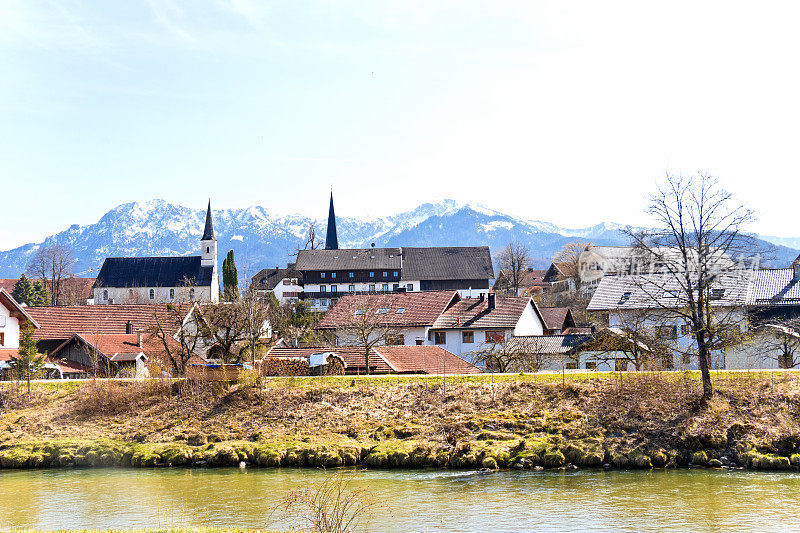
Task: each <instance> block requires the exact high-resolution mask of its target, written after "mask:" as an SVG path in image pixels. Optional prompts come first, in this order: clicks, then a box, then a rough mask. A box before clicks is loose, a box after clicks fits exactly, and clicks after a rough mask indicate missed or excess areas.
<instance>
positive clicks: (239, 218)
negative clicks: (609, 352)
mask: <svg viewBox="0 0 800 533" xmlns="http://www.w3.org/2000/svg"><path fill="white" fill-rule="evenodd" d="M213 215H214V228H215V231H216V236H217V241H218V248H219V254H220V257H219V259H220V261H221V260H222V258H223V257H224V255H225V253H227V251H228V250H234V253H235V256H236V265H237V267H238V269H239V276H240V279H241V278H243V277H249V276H252V275H254V274H255V273H256V272H257V271H258V270H260V269H261V268H265V267H275V266H285V265H286V263H287V262H291V261H293V254H295V253H296V250H297V249H298V248H299V247H301V246H302V245H303V242H304V241H305V237H306V235H307V233H308V229H309V227H310V225H311V224H312V223H313V224H314V225H315V227H316V234H317V236H318V238H321V239H324V235H325V226H326V223H327V222H326V221H325V220H323V219H315V218H313V217H308V216H304V215H299V214H295V215H286V216H277V215H273V214H271V213H270V212H269V211H268V210H267V209H265V208H264V207H259V206H251V207H247V208H242V209H217V210H214V212H213ZM204 220H205V209H191V208H188V207H184V206H181V205H177V204H172V203H169V202H166V201H164V200H150V201H147V202H130V203H125V204H122V205H119V206H117V207H115V208H114V209H112V210H110V211H109V212H107V213H106V214H105V215H103V216H102V217H101V218H100V220H98V221H97V222H96V223H94V224H89V225H85V226H79V225H72V226H70V227H69V228H67V229H65V230H64V231H61V232H59V233H57V234H55V235H51V236H49V237H47V238H45V239H44V240H43V241H42V242H40V243H30V244H26V245H23V246H20V247H18V248H14V249H12V250H7V251H4V252H0V277H3V278H15V277H18V276H19V275H20V274H21V273H22V272H24V271H25V270H26V266H27V264H28V262H29V260H30V258H31V256H32V254H33V253H34V252H35V251H36V250H37V249H38V248H39V247H40V246H51V245H53V244H56V243H59V244H64V245H66V246H68V247H69V248H70V249H71V250H72V252H73V255H74V257H75V259H76V264H75V267H74V272H75V273H76V274H77V275H79V276H85V277H93V276H95V275H96V273H97V271H98V270H99V268H100V266H101V265H102V263H103V260H104V259H105V258H106V257H133V256H153V255H199V252H200V250H199V249H200V245H199V239H200V235H202V232H203V223H204ZM623 227H624V226H622V225H620V224H613V223H601V224H598V225H596V226H591V227H588V228H582V229H567V228H561V227H558V226H556V225H554V224H550V223H548V222H542V221H539V220H525V219H522V218H520V217H516V216H512V215H509V214H506V213H503V212H501V211H496V210H494V209H489V208H487V207H484V206H481V205H474V204H461V203H458V202H456V201H454V200H443V201H441V202H438V203H424V204H422V205H420V206H418V207H416V208H415V209H413V210H411V211H407V212H404V213H399V214H396V215H391V216H386V217H380V218H372V219H361V218H349V217H339V218H337V230H338V236H339V246H340V247H342V248H345V247H349V248H361V247H368V246H370V245H372V244H373V243H374V244H375V246H378V247H382V246H391V247H399V246H470V245H487V246H489V247H490V249H491V250H492V252H493V253H496V252H498V251H499V250H500V249H501V248H502V247H503V246H505V245H506V244H507V243H508V242H510V241H513V240H517V241H520V242H522V243H524V244H525V245H527V246H528V248H529V250H530V252H531V257H532V259H533V264H534V266H535V267H537V268H546V267H547V265H549V263H550V261H551V259H552V257H553V256H554V255H555V254H556V253H557V252H558V251H559V250H560V249H561V248H562V247H563V246H564V245H565V244H567V243H569V242H573V241H582V242H592V243H594V244H596V245H605V246H614V245H617V246H619V245H626V244H628V241H627V238H626V237H625V236H624V235H623V234H622V233H621V232H620V229H621V228H623ZM761 239H762V240H763V242H762V245H763V247H764V248H769V250H770V256H771V261H772V264H774V265H778V266H785V265H786V264H788V263H789V262H791V261H792V260H793V259H794V258H795V257H797V255H798V251H797V250H796V249H795V248H798V247H800V238H798V239H781V238H773V237H761Z"/></svg>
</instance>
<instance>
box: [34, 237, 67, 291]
mask: <svg viewBox="0 0 800 533" xmlns="http://www.w3.org/2000/svg"><path fill="white" fill-rule="evenodd" d="M74 265H75V258H74V257H73V255H72V250H71V249H70V248H69V247H67V246H66V245H64V244H54V245H52V246H41V247H39V249H38V250H36V252H34V254H33V256H32V257H31V259H30V261H29V262H28V273H29V274H31V275H32V276H35V277H36V278H38V279H39V280H41V281H42V283H44V284H45V287H47V291H48V293H49V294H50V305H59V304H60V303H61V300H62V294H61V292H62V288H63V283H64V280H65V279H67V278H69V277H70V276H71V275H72V267H73V266H74Z"/></svg>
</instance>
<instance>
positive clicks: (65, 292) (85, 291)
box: [0, 276, 95, 305]
mask: <svg viewBox="0 0 800 533" xmlns="http://www.w3.org/2000/svg"><path fill="white" fill-rule="evenodd" d="M18 281H19V278H13V279H0V288H3V289H5V290H6V291H7V292H8V293H9V294H13V292H14V287H15V286H16V284H17V282H18ZM36 281H39V280H37V279H31V283H34V282H36ZM49 283H50V280H45V286H48V285H49ZM94 283H95V278H79V277H75V276H70V277H67V278H64V279H62V280H61V297H60V298H59V305H85V304H86V302H87V301H88V300H91V299H92V291H93V287H94ZM19 303H25V304H28V302H19Z"/></svg>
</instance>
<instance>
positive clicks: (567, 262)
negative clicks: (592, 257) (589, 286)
mask: <svg viewBox="0 0 800 533" xmlns="http://www.w3.org/2000/svg"><path fill="white" fill-rule="evenodd" d="M587 246H590V244H589V243H585V242H570V243H567V244H565V245H564V247H563V248H561V250H560V251H559V252H558V253H557V254H556V256H555V257H554V258H553V263H555V264H556V265H557V266H558V267H559V269H560V270H561V273H562V274H563V275H564V277H566V278H567V280H570V281H572V283H573V284H574V285H575V292H578V293H579V292H580V288H581V262H582V254H583V253H584V251H585V250H586V247H587Z"/></svg>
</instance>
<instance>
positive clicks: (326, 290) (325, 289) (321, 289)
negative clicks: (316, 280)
mask: <svg viewBox="0 0 800 533" xmlns="http://www.w3.org/2000/svg"><path fill="white" fill-rule="evenodd" d="M319 292H328V287H327V286H325V285H320V286H319Z"/></svg>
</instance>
